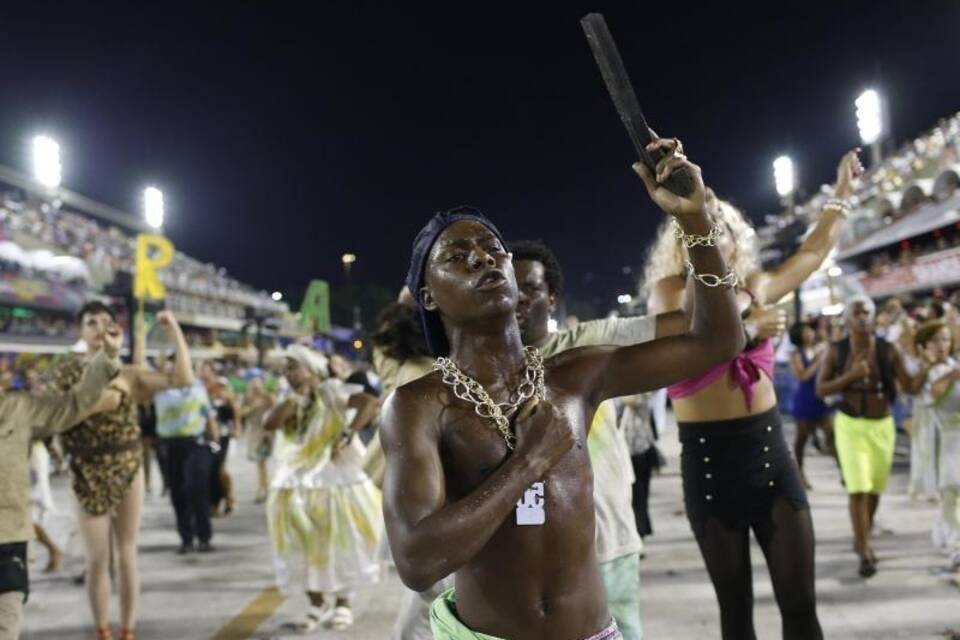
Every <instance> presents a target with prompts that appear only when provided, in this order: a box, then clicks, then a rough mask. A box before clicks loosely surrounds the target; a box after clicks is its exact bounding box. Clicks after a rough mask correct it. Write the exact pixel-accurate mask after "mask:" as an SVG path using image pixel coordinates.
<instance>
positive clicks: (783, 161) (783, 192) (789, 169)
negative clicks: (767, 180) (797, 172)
mask: <svg viewBox="0 0 960 640" xmlns="http://www.w3.org/2000/svg"><path fill="white" fill-rule="evenodd" d="M773 181H774V183H776V187H777V193H778V194H779V195H780V197H781V198H786V197H787V196H789V195H790V194H792V193H793V189H794V187H795V186H796V181H795V179H794V173H793V160H791V159H790V156H780V157H779V158H777V159H776V160H774V161H773Z"/></svg>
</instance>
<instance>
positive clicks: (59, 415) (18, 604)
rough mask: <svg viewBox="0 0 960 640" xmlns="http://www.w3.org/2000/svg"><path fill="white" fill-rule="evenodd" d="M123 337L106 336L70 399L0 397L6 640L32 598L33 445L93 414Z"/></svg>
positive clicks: (1, 595) (0, 582)
mask: <svg viewBox="0 0 960 640" xmlns="http://www.w3.org/2000/svg"><path fill="white" fill-rule="evenodd" d="M121 341H122V334H121V332H120V331H119V330H118V329H116V328H112V329H111V330H109V331H108V333H107V334H106V335H105V336H104V340H103V344H104V349H103V351H102V352H100V353H99V354H97V356H96V357H95V358H94V359H93V360H92V361H91V363H90V365H89V366H88V367H87V368H86V370H85V371H84V374H83V378H81V380H80V382H79V383H78V384H77V385H76V386H75V387H74V388H73V389H71V390H70V391H69V392H68V393H65V394H50V393H48V394H45V395H41V396H31V395H29V394H27V393H24V392H20V391H17V392H11V393H3V394H0V640H15V639H16V638H18V637H19V636H20V624H21V621H22V618H23V603H24V601H25V600H26V598H27V593H28V592H29V581H28V578H27V541H29V540H31V539H32V538H33V535H34V531H33V521H32V519H31V517H30V472H29V468H28V462H29V461H28V457H27V454H28V452H29V448H30V441H31V439H33V438H36V437H44V436H46V435H50V434H52V433H57V432H60V431H65V430H67V429H69V428H70V427H73V426H75V425H77V424H79V423H80V422H82V421H83V419H84V418H85V417H86V416H87V415H88V414H89V413H90V411H91V410H92V409H93V407H94V405H96V404H97V402H98V400H100V397H101V394H102V393H112V392H111V391H109V390H107V389H106V387H107V384H108V383H109V382H110V381H111V380H113V378H114V377H116V375H117V373H118V372H119V371H120V365H119V363H118V362H117V354H118V353H119V351H120V344H121Z"/></svg>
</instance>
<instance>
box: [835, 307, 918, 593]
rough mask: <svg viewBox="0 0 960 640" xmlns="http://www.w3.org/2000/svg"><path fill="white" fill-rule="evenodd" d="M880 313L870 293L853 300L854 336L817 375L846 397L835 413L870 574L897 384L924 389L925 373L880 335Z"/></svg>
mask: <svg viewBox="0 0 960 640" xmlns="http://www.w3.org/2000/svg"><path fill="white" fill-rule="evenodd" d="M875 315H876V309H875V307H874V304H873V301H872V300H871V299H870V298H868V297H866V296H863V295H858V296H854V297H853V298H851V299H850V300H849V301H848V302H847V309H846V320H847V330H848V332H849V337H848V338H846V339H844V340H841V341H840V342H837V343H835V344H833V345H832V346H831V347H830V351H829V353H828V354H827V357H826V359H825V361H824V363H823V366H822V367H821V368H820V373H819V376H818V377H817V395H819V396H820V397H821V398H827V397H829V396H832V395H835V394H838V393H839V394H842V397H843V401H842V402H841V404H840V408H839V411H837V414H836V416H835V417H834V425H833V430H834V440H835V442H836V449H837V458H838V459H839V460H840V471H841V473H842V474H843V483H844V486H845V487H846V489H847V493H849V494H850V499H849V501H850V520H851V524H852V525H853V536H854V550H855V551H856V552H857V555H858V556H859V558H860V567H859V573H860V575H861V576H862V577H864V578H869V577H870V576H872V575H874V574H875V573H876V572H877V556H876V554H875V553H874V551H873V547H871V546H870V531H871V530H872V529H873V522H874V518H875V516H876V513H877V507H878V506H879V505H880V495H881V494H882V493H883V492H884V490H885V489H886V487H887V479H888V478H889V477H890V468H891V467H892V465H893V448H894V441H895V440H896V427H895V426H894V423H893V416H892V410H893V404H894V402H895V401H896V393H897V391H896V384H897V383H899V385H900V387H901V389H902V390H903V391H904V392H906V393H915V392H917V391H919V390H920V387H921V386H922V384H923V376H922V375H920V374H918V375H916V376H912V375H911V374H910V373H909V372H908V371H907V368H906V366H905V365H904V362H903V357H902V356H901V355H900V351H899V350H897V349H896V348H895V347H894V346H893V345H892V344H891V343H889V342H887V341H886V340H884V339H883V338H880V337H878V336H877V335H876V333H875V331H876V327H875V323H874V317H875Z"/></svg>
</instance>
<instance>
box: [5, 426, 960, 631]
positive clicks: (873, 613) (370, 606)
mask: <svg viewBox="0 0 960 640" xmlns="http://www.w3.org/2000/svg"><path fill="white" fill-rule="evenodd" d="M664 445H665V449H666V453H667V456H668V458H669V466H668V468H667V469H666V472H665V473H664V474H663V475H661V476H658V477H655V478H654V481H653V490H652V493H653V498H652V511H653V518H654V527H655V529H656V534H655V535H654V536H653V537H652V538H650V539H648V546H647V559H646V560H645V561H644V562H643V564H642V582H643V614H644V620H645V624H646V637H647V638H650V639H655V640H659V639H674V638H684V639H686V638H696V639H698V640H701V639H702V640H709V639H713V638H719V633H718V630H717V629H718V614H717V609H716V605H715V603H714V598H713V592H712V588H711V586H710V584H709V582H708V580H707V576H706V573H705V571H704V569H703V565H702V561H701V559H700V557H699V554H698V552H697V549H696V546H695V544H694V542H693V540H692V538H691V535H690V531H689V529H688V527H687V523H686V520H685V519H684V517H683V516H682V515H681V514H680V513H679V510H680V506H681V504H682V502H681V492H680V479H679V476H678V464H677V459H676V454H677V449H678V445H677V443H676V434H675V433H674V432H671V433H668V434H666V435H665V437H664ZM232 453H234V452H232ZM236 453H238V454H242V452H236ZM810 455H811V458H810V463H809V475H810V479H811V481H812V482H813V484H814V491H812V492H811V494H810V498H811V502H812V505H813V513H814V520H815V523H816V530H817V540H818V545H817V589H818V594H819V603H820V618H821V620H822V622H823V625H824V630H825V632H826V636H827V637H828V638H832V639H844V640H846V639H855V638H857V639H859V638H863V639H870V640H881V639H892V638H910V639H916V640H919V639H924V638H944V637H945V631H946V629H947V628H949V627H953V628H955V629H958V630H960V589H958V587H957V586H956V583H955V582H951V579H952V580H955V579H956V577H955V576H954V577H953V578H951V577H950V576H943V575H938V570H939V569H941V568H942V567H943V566H944V559H943V558H941V557H939V556H937V555H935V554H933V553H931V549H930V544H929V527H930V524H931V523H932V522H933V519H934V517H935V513H936V507H935V506H933V505H930V504H917V503H912V502H911V501H910V500H909V499H908V498H907V497H906V495H905V494H904V486H905V483H906V477H905V473H906V469H905V468H904V467H902V466H898V467H897V469H896V472H895V476H894V479H893V482H892V486H891V488H890V490H889V492H888V495H887V496H886V497H885V499H884V502H883V503H882V505H881V508H880V518H881V520H882V522H883V523H884V525H885V526H886V527H888V528H890V529H891V530H892V531H893V533H892V534H890V535H885V536H882V537H880V538H879V539H878V540H877V542H876V545H875V546H876V549H877V552H878V554H879V556H880V560H881V564H880V573H879V574H878V575H877V576H876V577H874V578H872V579H871V580H869V581H863V580H861V579H860V578H859V577H858V576H857V574H856V562H855V560H856V559H855V556H854V555H853V552H852V551H851V538H850V532H849V524H848V521H847V511H846V498H845V495H844V494H843V493H842V490H841V487H840V485H839V482H838V479H837V478H838V475H837V471H836V469H835V468H834V465H833V462H832V460H830V459H829V458H826V457H823V456H818V455H816V454H815V453H811V454H810ZM230 466H231V469H232V471H233V473H234V475H235V478H236V483H237V485H238V487H239V497H240V506H239V508H238V510H237V513H236V514H234V515H233V516H231V517H230V518H226V519H220V520H217V521H216V522H215V526H216V539H215V543H216V545H217V549H218V550H217V552H216V553H214V554H211V555H207V556H198V555H193V556H187V557H180V556H177V555H175V554H174V550H175V546H176V543H177V540H176V534H175V532H174V529H173V514H172V511H171V509H170V507H169V504H168V502H167V501H166V499H163V498H160V497H159V496H155V497H152V498H150V497H148V500H147V505H146V510H145V516H144V524H143V535H142V540H141V562H142V574H143V596H142V599H141V616H140V625H139V629H138V631H139V633H138V636H139V637H140V638H143V639H145V640H151V639H154V638H178V639H181V638H182V639H190V640H192V639H201V638H211V637H218V638H261V639H265V638H275V637H287V636H285V635H284V634H283V633H282V627H281V625H282V623H283V621H284V620H286V619H288V618H289V617H290V616H291V615H293V614H295V613H296V612H298V611H299V610H300V608H301V607H303V606H304V602H303V601H302V600H301V599H299V598H294V599H290V600H287V601H283V600H282V599H281V598H280V597H279V596H277V594H276V593H275V592H274V591H272V590H270V589H269V586H270V585H271V583H272V573H271V564H270V551H269V545H268V543H267V539H266V522H265V519H264V516H263V513H262V509H261V508H260V507H257V506H254V505H253V503H252V497H253V467H252V464H250V463H248V462H247V461H246V460H245V459H244V458H243V457H242V455H236V456H234V457H233V458H232V459H231V460H230ZM54 483H55V484H54V486H55V495H56V499H57V504H58V506H59V507H60V508H61V509H62V510H66V511H69V506H70V504H71V503H70V501H69V496H68V488H67V486H66V482H65V479H63V478H56V479H55V480H54ZM53 528H54V529H56V530H57V531H58V533H59V535H61V537H65V536H66V532H67V531H68V530H69V518H67V517H62V518H60V519H59V522H57V523H55V525H54V527H53ZM74 538H75V537H74ZM68 550H70V551H72V552H73V557H72V558H71V559H70V560H69V561H68V563H67V565H66V566H65V567H64V571H62V572H61V573H60V574H58V575H56V576H53V577H48V576H43V575H41V574H40V568H41V567H42V564H43V562H44V561H45V558H44V557H43V551H42V550H38V551H37V552H36V554H37V557H36V558H35V560H34V562H33V565H32V569H33V574H32V575H33V576H34V593H33V595H32V597H31V600H30V602H29V604H28V606H27V619H28V624H27V630H26V633H25V635H24V637H25V638H30V639H36V640H54V639H56V640H60V639H63V640H67V639H70V640H76V639H82V638H88V637H90V635H89V634H90V625H89V613H88V610H87V605H86V600H85V595H84V592H83V590H82V588H81V587H77V586H74V585H73V584H72V582H71V578H72V577H73V576H75V575H76V574H77V573H79V570H80V566H81V564H82V563H81V561H80V559H79V543H78V542H77V541H76V540H75V539H73V540H71V542H70V543H69V544H68ZM753 559H754V575H755V589H754V590H755V598H756V619H757V632H758V635H759V637H760V638H778V637H780V620H779V615H778V613H777V610H776V605H775V603H774V602H773V597H772V592H771V588H770V582H769V580H768V578H767V575H766V569H765V567H764V566H763V564H762V556H761V554H760V552H759V549H758V548H754V552H753ZM398 601H399V581H398V580H397V579H396V577H394V576H391V577H389V578H388V579H386V580H385V581H384V582H383V583H381V584H380V585H378V586H377V587H375V588H373V589H371V590H369V591H368V592H366V593H362V594H361V595H360V597H359V598H358V600H357V603H356V607H355V612H356V614H357V617H358V622H357V624H356V625H355V627H354V628H353V629H351V630H350V631H349V632H346V633H334V632H330V631H327V632H322V633H319V634H317V635H316V636H315V637H322V638H329V639H330V640H335V639H340V638H352V639H356V640H374V639H375V640H382V639H386V638H388V637H389V630H390V628H391V626H392V620H393V615H394V613H395V611H396V607H397V604H398ZM113 606H114V619H116V616H117V615H118V614H117V613H116V608H117V604H116V602H114V605H113Z"/></svg>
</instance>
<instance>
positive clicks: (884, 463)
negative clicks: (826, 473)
mask: <svg viewBox="0 0 960 640" xmlns="http://www.w3.org/2000/svg"><path fill="white" fill-rule="evenodd" d="M896 435H897V430H896V427H895V426H894V424H893V417H892V416H888V417H886V418H879V419H876V420H874V419H871V418H854V417H852V416H848V415H847V414H845V413H843V412H840V411H838V412H837V414H836V416H835V417H834V419H833V437H834V441H835V442H836V447H837V457H838V458H839V459H840V471H841V473H843V482H844V484H845V485H846V488H847V493H873V494H877V495H879V494H881V493H883V491H884V490H885V489H886V488H887V479H889V477H890V468H891V467H892V466H893V445H894V441H895V440H896Z"/></svg>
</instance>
